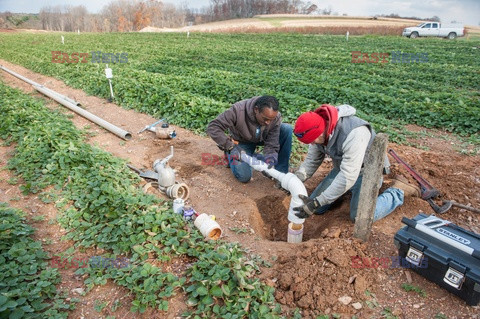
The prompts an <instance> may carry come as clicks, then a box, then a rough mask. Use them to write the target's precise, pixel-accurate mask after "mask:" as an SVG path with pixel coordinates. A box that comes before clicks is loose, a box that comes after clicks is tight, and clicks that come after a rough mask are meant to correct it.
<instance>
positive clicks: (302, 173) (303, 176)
mask: <svg viewBox="0 0 480 319" xmlns="http://www.w3.org/2000/svg"><path fill="white" fill-rule="evenodd" d="M324 158H325V153H324V152H322V150H321V148H320V147H318V146H316V145H312V144H310V145H308V152H307V157H306V158H305V160H304V161H303V163H302V164H301V165H300V168H299V169H298V170H297V172H295V174H296V175H297V176H298V177H299V178H300V180H301V181H302V182H304V181H306V180H307V179H309V178H310V177H312V175H313V174H315V172H316V171H317V169H318V168H319V167H320V165H322V163H323V159H324Z"/></svg>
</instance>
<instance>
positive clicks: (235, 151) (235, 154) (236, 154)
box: [227, 145, 245, 165]
mask: <svg viewBox="0 0 480 319" xmlns="http://www.w3.org/2000/svg"><path fill="white" fill-rule="evenodd" d="M242 152H245V150H244V149H243V148H242V147H241V146H239V145H234V146H233V147H232V148H231V149H229V150H228V151H227V153H228V156H229V157H230V158H229V162H230V161H237V162H240V161H241V160H242V159H241V155H242ZM234 165H236V162H235V163H234Z"/></svg>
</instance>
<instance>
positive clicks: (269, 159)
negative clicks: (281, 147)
mask: <svg viewBox="0 0 480 319" xmlns="http://www.w3.org/2000/svg"><path fill="white" fill-rule="evenodd" d="M255 158H256V159H258V160H260V161H262V162H264V163H265V164H267V165H268V169H271V168H273V167H274V166H275V165H276V164H277V157H276V156H275V155H267V156H264V155H262V154H256V155H255Z"/></svg>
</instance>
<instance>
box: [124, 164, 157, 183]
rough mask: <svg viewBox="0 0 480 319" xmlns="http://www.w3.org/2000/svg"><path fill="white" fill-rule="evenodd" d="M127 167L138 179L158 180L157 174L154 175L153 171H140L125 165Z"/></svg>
mask: <svg viewBox="0 0 480 319" xmlns="http://www.w3.org/2000/svg"><path fill="white" fill-rule="evenodd" d="M127 167H128V168H130V169H131V170H133V171H135V172H136V173H137V174H138V175H140V177H143V178H147V179H153V180H158V173H155V172H154V171H142V170H140V169H138V168H136V167H135V166H133V165H130V164H127Z"/></svg>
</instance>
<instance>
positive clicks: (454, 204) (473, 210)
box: [443, 200, 480, 214]
mask: <svg viewBox="0 0 480 319" xmlns="http://www.w3.org/2000/svg"><path fill="white" fill-rule="evenodd" d="M447 203H450V204H451V205H452V207H457V208H461V209H465V210H469V211H471V212H474V213H477V214H480V209H478V208H474V207H472V206H467V205H463V204H460V203H457V202H456V201H453V200H444V201H443V204H447Z"/></svg>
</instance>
